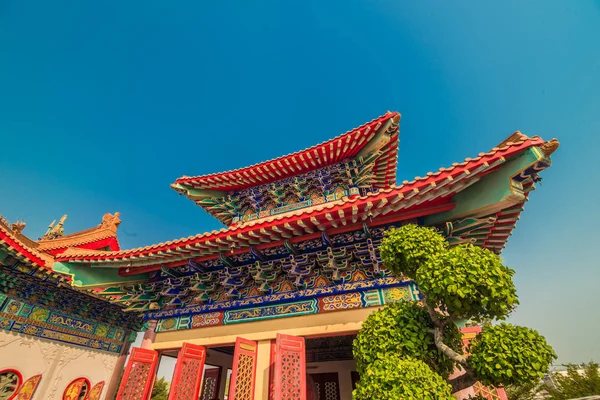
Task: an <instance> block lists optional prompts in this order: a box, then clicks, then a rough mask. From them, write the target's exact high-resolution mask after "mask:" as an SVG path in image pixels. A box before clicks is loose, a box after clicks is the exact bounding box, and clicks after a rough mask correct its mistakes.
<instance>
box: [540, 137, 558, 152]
mask: <svg viewBox="0 0 600 400" xmlns="http://www.w3.org/2000/svg"><path fill="white" fill-rule="evenodd" d="M558 146H560V142H559V141H558V140H557V139H556V138H554V139H552V140H549V141H547V142H545V143H544V144H542V145H541V146H540V150H541V151H542V153H544V155H545V156H546V157H549V156H550V155H551V154H552V153H554V152H555V151H556V150H557V149H558Z"/></svg>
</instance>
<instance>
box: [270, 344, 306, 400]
mask: <svg viewBox="0 0 600 400" xmlns="http://www.w3.org/2000/svg"><path fill="white" fill-rule="evenodd" d="M274 367H275V374H274V382H273V391H274V395H273V400H306V347H305V344H304V338H303V337H297V336H290V335H281V334H277V339H276V340H275V365H274Z"/></svg>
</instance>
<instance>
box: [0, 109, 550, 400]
mask: <svg viewBox="0 0 600 400" xmlns="http://www.w3.org/2000/svg"><path fill="white" fill-rule="evenodd" d="M399 122H400V114H398V113H395V112H388V113H386V114H384V115H383V116H381V117H379V118H377V119H374V120H373V121H371V122H368V123H366V124H364V125H362V126H360V127H358V128H355V129H353V130H351V131H348V132H346V133H344V134H342V135H340V136H337V137H335V138H333V139H331V140H328V141H326V142H323V143H321V144H319V145H316V146H313V147H311V148H308V149H306V150H302V151H299V152H296V153H293V154H289V155H286V156H283V157H279V158H276V159H273V160H270V161H265V162H262V163H259V164H256V165H253V166H250V167H245V168H240V169H236V170H232V171H228V172H222V173H215V174H210V175H204V176H183V177H181V178H179V179H176V180H175V182H174V183H173V184H172V185H171V187H172V189H174V190H175V191H176V192H177V193H179V194H180V195H182V196H185V197H187V198H188V199H189V200H191V201H193V202H194V203H196V204H197V205H198V206H200V207H201V208H203V209H204V210H205V211H206V212H208V213H209V214H210V215H212V216H214V217H215V218H216V219H217V220H219V221H220V222H221V223H223V225H224V227H223V229H221V230H219V231H212V232H206V233H202V234H199V235H196V236H192V237H187V238H181V239H177V240H173V241H169V242H165V243H158V244H154V245H151V246H146V247H142V248H135V249H128V250H122V249H120V247H119V242H118V240H117V235H116V232H117V227H118V225H119V223H120V220H119V215H118V213H117V214H115V215H112V214H106V215H105V216H104V218H103V219H102V222H101V224H100V225H98V226H97V227H95V228H92V229H89V230H86V231H82V232H78V233H74V234H67V235H65V234H64V227H63V225H64V224H65V220H64V218H63V219H61V220H60V221H59V222H58V223H57V224H55V223H53V224H51V225H50V227H49V228H48V231H47V232H46V234H45V235H44V236H43V237H41V238H40V239H39V240H31V239H29V238H27V237H26V236H24V235H23V233H22V231H23V228H24V224H23V223H20V222H17V223H13V224H9V223H8V221H0V264H1V265H2V269H1V277H0V327H2V328H3V329H4V332H2V333H0V347H1V348H2V350H1V351H2V354H3V357H2V361H0V374H2V373H3V371H4V374H9V375H7V376H10V377H12V378H11V379H13V381H14V382H15V383H14V384H13V385H12V386H13V387H14V393H15V394H16V393H17V392H20V391H23V388H24V387H25V386H26V383H27V382H29V381H30V380H31V378H32V377H37V378H36V379H37V383H36V385H35V388H34V392H35V396H36V397H35V398H44V399H83V398H84V397H85V398H86V399H87V398H90V399H92V398H109V399H112V398H114V394H115V392H117V391H118V394H117V398H118V399H127V400H133V399H136V400H137V399H147V398H149V395H150V391H151V389H152V386H153V383H154V380H155V375H156V370H157V366H158V364H159V363H160V361H161V360H164V359H165V358H169V357H171V358H173V359H174V360H176V361H175V370H174V373H173V378H172V383H171V389H170V397H169V399H191V398H200V399H202V400H212V399H225V398H227V399H228V400H234V399H236V400H243V399H265V400H266V399H302V400H304V399H306V396H307V390H308V391H309V392H312V396H313V397H314V398H318V399H322V400H349V399H351V396H352V390H353V387H354V385H355V384H356V382H357V381H358V379H360V377H359V376H358V374H357V373H356V371H355V370H356V368H355V363H354V361H353V357H352V341H353V338H354V336H355V335H356V333H357V331H358V330H359V329H360V327H361V323H362V321H363V320H364V319H365V318H366V317H367V316H368V315H369V314H370V313H371V312H373V311H374V310H377V309H378V308H380V307H382V306H383V305H385V304H388V303H391V302H397V301H406V300H419V299H420V295H419V290H418V288H417V287H416V285H415V284H414V283H413V282H412V281H410V280H407V279H405V278H404V277H402V276H393V275H392V274H391V273H390V272H389V271H387V270H386V269H385V267H384V265H382V263H381V260H380V258H379V251H378V246H379V244H380V243H381V240H382V237H383V233H384V232H385V230H386V229H389V228H390V227H394V226H400V225H403V224H407V223H414V224H420V225H425V226H431V227H434V228H435V229H437V230H439V232H441V233H443V235H445V237H446V238H447V240H448V241H449V243H450V244H458V243H466V242H468V243H473V244H475V245H478V246H481V247H485V248H487V249H490V250H491V251H494V252H496V253H500V252H501V251H502V249H503V248H504V247H505V245H506V242H507V240H508V238H509V237H510V235H511V233H512V230H513V229H514V227H515V224H516V222H517V220H518V219H519V216H520V214H521V212H522V211H523V207H524V204H525V203H526V201H527V199H528V196H529V194H530V192H531V191H533V190H534V189H535V184H536V182H538V181H539V180H540V179H541V178H540V173H541V172H542V171H543V170H544V169H546V168H548V167H549V166H550V164H551V160H550V155H551V154H552V153H553V152H554V151H555V150H556V149H557V147H558V141H556V139H553V140H551V141H547V142H545V141H544V140H542V139H541V138H539V137H527V136H526V135H524V134H522V133H520V132H515V133H513V134H512V135H510V136H509V137H508V138H506V139H505V140H503V141H501V142H500V143H499V144H498V145H497V146H496V147H494V148H492V149H491V150H489V151H487V152H484V153H480V154H478V155H477V156H476V157H473V158H467V159H465V160H464V161H463V162H460V163H454V164H452V165H451V166H449V167H447V168H440V169H439V170H438V171H436V172H429V173H427V174H425V175H424V176H422V177H417V178H415V179H413V180H411V181H403V182H402V183H401V184H397V180H396V179H397V178H396V172H397V171H396V166H397V157H398V144H399ZM142 329H146V333H145V336H144V341H143V344H142V347H141V348H133V349H132V351H131V355H130V357H129V361H128V362H127V365H126V368H125V372H124V375H123V378H122V380H121V383H120V385H119V379H120V373H121V370H122V368H123V366H124V365H125V357H126V355H127V352H128V351H129V343H130V342H131V341H132V340H133V337H134V335H135V332H138V331H141V330H142ZM468 332H470V331H468ZM56 352H59V353H60V354H58V355H57V354H55V353H56ZM5 354H10V355H11V356H10V357H4V355H5ZM25 355H27V357H30V356H31V357H37V358H35V359H36V360H38V361H37V362H35V363H33V362H30V361H27V362H26V361H25V358H26V357H25ZM56 360H59V361H56ZM86 362H89V363H92V362H93V363H95V364H96V365H100V367H94V368H89V367H86V366H85V365H86V364H85V363H86ZM102 366H104V367H105V368H103V367H102ZM6 371H8V372H6ZM92 371H93V374H92ZM101 371H102V372H101ZM10 374H12V375H10ZM92 375H93V376H92ZM38 378H39V379H38ZM100 384H101V386H99V389H97V387H98V385H100ZM30 386H31V385H30ZM117 388H118V390H117ZM94 390H96V392H98V394H97V397H91V396H92V395H93V396H96V394H95V393H89V392H93V391H94ZM474 390H475V391H478V392H479V393H481V394H483V395H485V396H487V397H488V398H490V399H494V398H501V396H502V394H499V393H498V392H496V391H493V390H488V389H486V388H484V387H481V386H479V387H478V389H477V388H475V389H474ZM34 392H32V394H33V393H34ZM71 394H72V395H73V396H75V397H68V396H69V395H71ZM81 396H83V397H81ZM86 396H88V397H86ZM101 396H102V397H101ZM104 396H106V397H104ZM0 398H2V397H1V394H0ZM19 398H31V397H19Z"/></svg>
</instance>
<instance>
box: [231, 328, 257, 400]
mask: <svg viewBox="0 0 600 400" xmlns="http://www.w3.org/2000/svg"><path fill="white" fill-rule="evenodd" d="M257 350H258V345H257V343H256V342H253V341H251V340H246V339H242V338H237V340H236V341H235V351H234V353H233V371H232V373H231V382H230V383H229V397H227V400H254V384H255V381H256V353H257Z"/></svg>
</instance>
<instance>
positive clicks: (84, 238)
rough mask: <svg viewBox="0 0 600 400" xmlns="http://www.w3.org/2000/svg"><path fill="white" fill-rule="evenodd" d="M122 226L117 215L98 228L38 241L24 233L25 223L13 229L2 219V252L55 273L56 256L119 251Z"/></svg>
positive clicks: (109, 215) (103, 219)
mask: <svg viewBox="0 0 600 400" xmlns="http://www.w3.org/2000/svg"><path fill="white" fill-rule="evenodd" d="M65 218H66V216H65ZM120 222H121V221H120V220H119V213H116V214H115V215H112V214H105V215H104V217H103V218H102V223H101V224H100V225H98V226H96V227H94V228H90V229H86V230H83V231H79V232H75V233H71V234H67V235H62V236H58V237H56V238H48V237H43V238H41V239H40V240H37V241H36V240H32V239H30V238H28V237H27V236H25V235H24V234H23V233H22V230H23V229H24V228H25V224H24V223H15V224H12V225H11V224H9V222H8V221H7V220H6V219H4V218H3V217H2V216H0V249H2V250H4V251H6V252H7V253H8V254H9V255H11V256H12V257H15V258H16V259H18V260H20V261H21V262H24V263H26V264H28V265H30V266H32V267H35V268H38V269H41V270H44V271H47V272H53V268H52V266H53V264H54V262H55V257H56V255H57V254H60V253H61V252H63V251H65V250H66V249H68V248H83V249H86V248H87V249H99V248H103V247H109V248H111V249H113V250H119V244H118V239H117V227H118V225H119V223H120ZM53 273H54V272H53ZM60 275H61V276H62V277H63V278H65V279H67V280H70V279H71V277H70V276H67V275H62V274H60Z"/></svg>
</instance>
